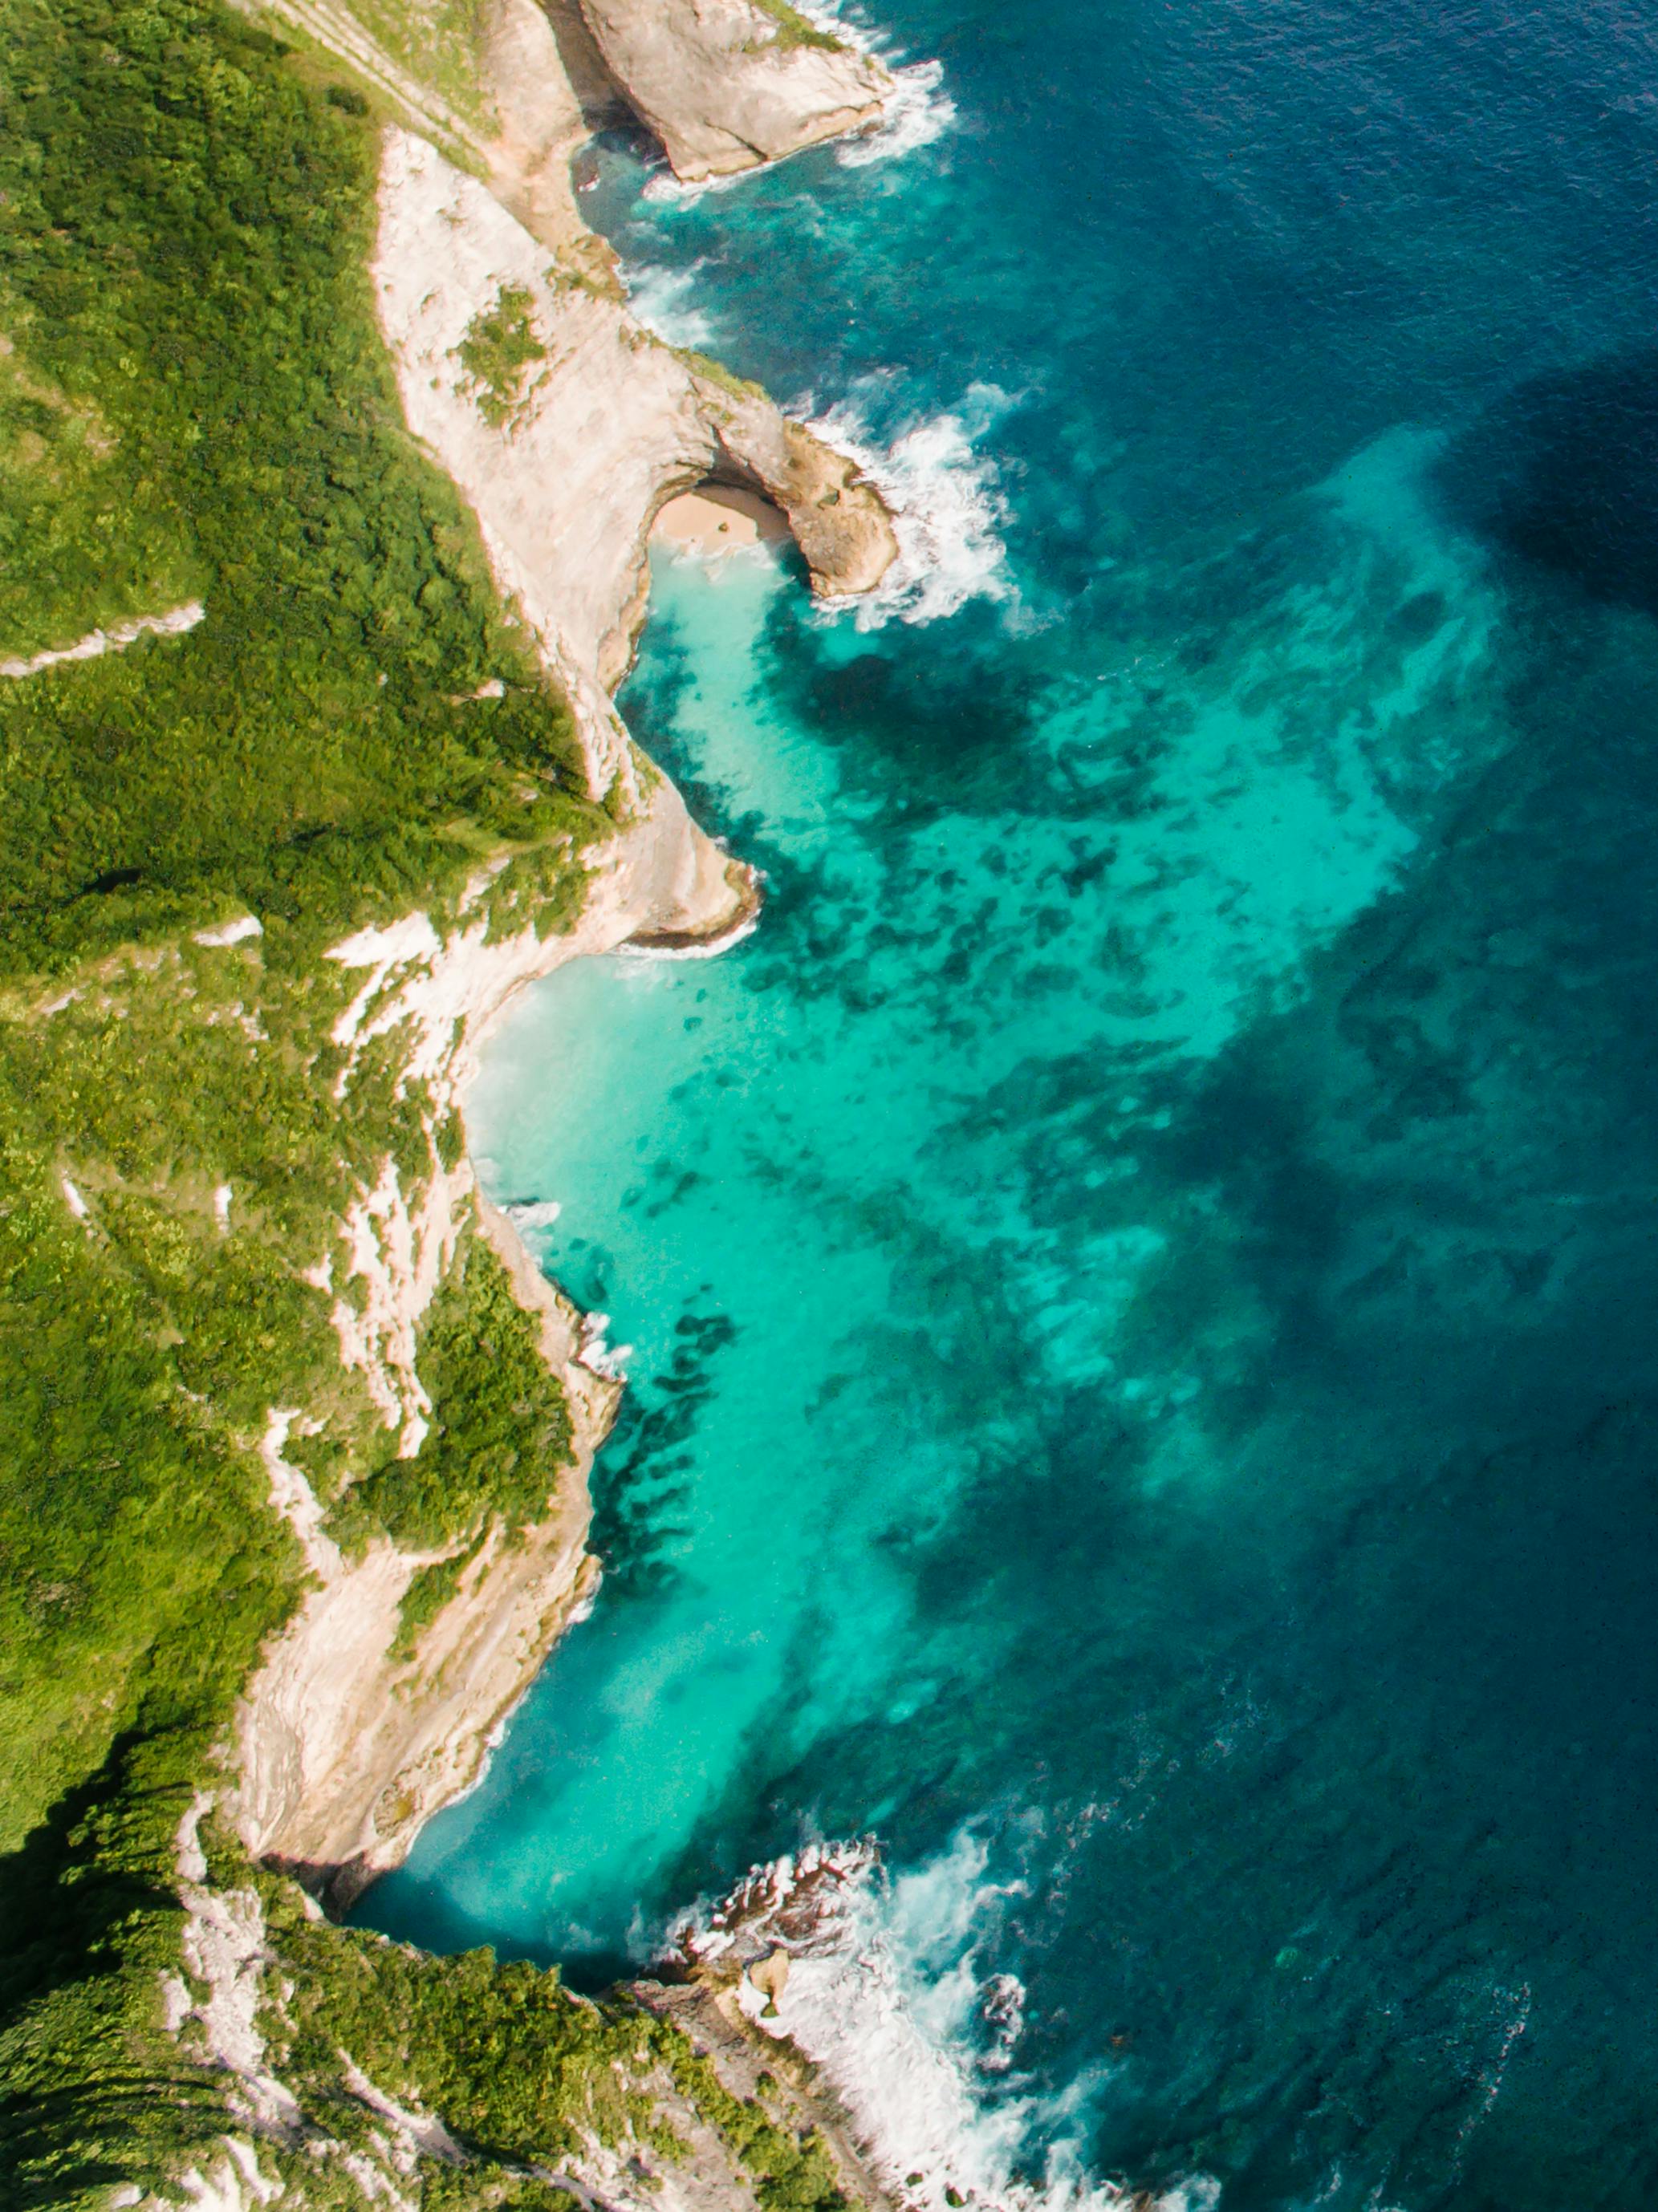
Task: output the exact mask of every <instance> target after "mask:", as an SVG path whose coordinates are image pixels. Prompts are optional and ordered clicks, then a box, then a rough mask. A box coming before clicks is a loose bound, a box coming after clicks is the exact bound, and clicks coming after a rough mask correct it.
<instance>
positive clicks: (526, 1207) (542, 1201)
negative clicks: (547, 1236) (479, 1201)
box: [501, 1198, 564, 1232]
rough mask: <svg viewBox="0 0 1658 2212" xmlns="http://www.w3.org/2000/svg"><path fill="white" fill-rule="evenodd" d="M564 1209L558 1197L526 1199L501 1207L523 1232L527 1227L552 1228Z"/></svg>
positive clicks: (514, 1225) (512, 1222)
mask: <svg viewBox="0 0 1658 2212" xmlns="http://www.w3.org/2000/svg"><path fill="white" fill-rule="evenodd" d="M501 1211H502V1212H503V1213H504V1214H505V1215H506V1217H507V1218H508V1220H509V1221H510V1222H511V1224H512V1225H513V1227H514V1228H515V1229H516V1230H518V1231H520V1232H522V1231H525V1230H527V1229H528V1230H535V1229H551V1228H552V1225H553V1223H554V1222H555V1221H557V1220H558V1217H559V1215H560V1214H561V1213H562V1212H564V1207H563V1206H561V1205H560V1204H559V1202H558V1200H557V1199H556V1198H535V1199H525V1200H520V1202H519V1203H518V1204H517V1205H515V1206H514V1205H507V1206H503V1207H502V1209H501Z"/></svg>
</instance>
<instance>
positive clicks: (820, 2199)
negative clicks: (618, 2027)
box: [659, 2033, 847, 2212]
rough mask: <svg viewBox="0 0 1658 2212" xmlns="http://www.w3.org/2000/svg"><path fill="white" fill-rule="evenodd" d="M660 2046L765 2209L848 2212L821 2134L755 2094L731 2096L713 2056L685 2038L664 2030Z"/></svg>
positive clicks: (671, 2069) (666, 2061) (681, 2085)
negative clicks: (790, 2124)
mask: <svg viewBox="0 0 1658 2212" xmlns="http://www.w3.org/2000/svg"><path fill="white" fill-rule="evenodd" d="M659 2048H660V2051H661V2057H662V2061H663V2063H664V2064H665V2065H666V2066H667V2069H668V2071H669V2072H670V2073H671V2074H672V2075H673V2077H674V2081H675V2083H676V2084H677V2086H678V2087H679V2088H680V2090H681V2091H682V2092H683V2093H684V2094H685V2096H686V2098H687V2099H688V2100H690V2102H691V2103H692V2105H693V2106H695V2108H696V2109H697V2111H698V2112H700V2113H701V2114H702V2116H703V2118H704V2119H706V2120H707V2121H708V2122H709V2123H710V2125H711V2126H713V2127H715V2128H716V2129H717V2130H719V2133H720V2135H721V2136H722V2137H723V2138H724V2140H725V2142H727V2143H728V2145H729V2147H730V2148H731V2150H732V2152H733V2154H734V2155H735V2158H736V2160H737V2161H738V2163H739V2165H741V2166H744V2167H745V2168H746V2169H747V2172H748V2174H749V2176H750V2178H751V2179H752V2180H753V2185H754V2193H755V2195H756V2196H757V2197H759V2201H760V2203H761V2204H762V2205H763V2206H764V2207H765V2212H846V2208H847V2199H846V2195H845V2192H844V2190H843V2189H842V2188H841V2186H840V2184H839V2183H838V2180H837V2179H836V2178H835V2168H834V2162H833V2160H832V2159H831V2158H830V2155H829V2153H828V2151H827V2149H826V2148H825V2145H824V2142H823V2138H822V2137H821V2136H820V2135H818V2134H817V2133H816V2132H815V2131H811V2132H808V2133H807V2134H805V2135H795V2133H794V2132H793V2131H792V2130H790V2129H789V2128H786V2127H783V2126H780V2125H779V2124H778V2123H777V2121H776V2120H774V2119H773V2118H771V2115H770V2113H768V2112H766V2110H765V2107H764V2106H762V2105H761V2104H759V2102H758V2101H757V2100H754V2099H753V2098H750V2099H748V2100H746V2101H745V2100H743V2099H741V2098H739V2097H735V2096H733V2095H732V2093H731V2092H730V2090H728V2088H727V2087H726V2086H725V2084H724V2083H723V2082H722V2081H721V2079H720V2077H719V2075H717V2074H716V2072H715V2070H714V2068H713V2065H712V2063H711V2062H710V2060H709V2059H707V2058H705V2057H703V2056H702V2055H701V2054H700V2053H699V2052H697V2051H692V2048H691V2046H690V2045H689V2044H688V2043H686V2041H685V2040H684V2039H683V2038H680V2037H674V2038H673V2039H669V2038H668V2037H667V2034H666V2033H664V2035H663V2038H662V2040H661V2044H660V2045H659Z"/></svg>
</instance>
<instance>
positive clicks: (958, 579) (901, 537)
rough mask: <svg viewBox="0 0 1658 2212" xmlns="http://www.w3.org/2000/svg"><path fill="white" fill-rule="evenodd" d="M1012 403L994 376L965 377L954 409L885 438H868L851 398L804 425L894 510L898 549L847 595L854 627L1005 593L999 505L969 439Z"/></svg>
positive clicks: (933, 618) (926, 618)
mask: <svg viewBox="0 0 1658 2212" xmlns="http://www.w3.org/2000/svg"><path fill="white" fill-rule="evenodd" d="M1011 404H1013V403H1012V400H1011V399H1010V398H1009V394H1008V393H1007V392H1003V391H1002V390H1001V389H1000V387H999V386H996V385H993V384H974V385H972V386H969V387H968V390H967V392H966V394H965V396H964V398H962V401H961V403H960V406H959V408H957V409H956V410H954V411H953V412H947V413H943V414H939V415H931V416H927V417H925V418H924V419H923V421H920V422H914V423H912V424H911V426H910V427H909V428H907V429H905V430H903V431H901V432H900V433H899V435H898V436H897V437H896V438H894V439H893V441H892V442H891V444H889V445H887V446H886V447H881V446H877V445H875V444H874V443H873V442H871V441H870V440H869V433H868V431H867V430H866V428H865V427H864V422H863V414H862V412H861V410H860V408H859V405H858V403H857V400H856V398H853V399H851V400H850V401H848V402H846V403H844V404H842V405H840V406H838V407H836V408H833V409H832V410H831V411H830V412H829V413H828V414H827V415H826V416H821V417H820V418H819V419H816V420H814V421H813V422H811V423H810V424H809V425H808V427H809V428H811V429H812V430H814V432H815V433H816V434H817V435H818V436H819V437H820V438H821V439H822V440H823V441H824V442H825V443H826V445H830V446H832V447H835V448H836V450H837V451H838V452H840V453H846V454H848V455H849V456H850V458H851V459H853V460H855V461H856V463H857V464H858V465H859V467H860V468H861V469H862V470H863V472H864V474H865V475H866V476H867V477H869V479H870V481H871V482H872V483H875V485H876V486H877V487H878V488H879V489H880V491H881V495H882V497H883V498H884V499H885V500H886V501H887V506H888V507H891V509H892V511H893V526H894V528H895V530H896V532H897V534H898V544H899V557H898V560H897V561H896V562H895V563H894V564H893V568H892V569H891V571H890V572H889V574H887V578H886V579H885V580H884V581H883V582H882V583H881V585H880V586H879V587H878V588H877V589H876V590H875V591H874V592H870V593H869V594H868V595H867V596H866V597H865V598H863V599H860V600H859V601H858V602H857V603H856V608H857V623H858V626H859V628H860V629H879V628H881V625H882V624H883V623H887V622H891V621H893V620H897V621H899V622H905V623H929V622H937V621H939V620H940V619H942V617H945V616H947V615H953V614H954V613H955V612H956V611H957V609H958V608H960V607H962V606H965V605H966V603H967V601H968V600H969V599H999V600H1004V601H1010V600H1012V599H1014V597H1015V592H1014V586H1013V581H1012V579H1011V577H1010V576H1009V573H1008V549H1007V547H1006V545H1005V544H1003V538H1002V530H1001V526H1002V523H1003V520H1004V518H1005V516H1006V513H1007V508H1006V505H1005V502H1004V501H1003V498H1002V495H1001V493H1000V491H999V489H997V481H996V471H995V468H994V465H993V464H992V463H991V461H989V460H988V459H986V458H985V457H984V455H983V454H981V453H978V451H977V449H976V446H975V441H976V440H977V439H979V438H981V437H983V436H984V433H985V432H986V431H987V430H988V429H989V428H991V424H992V423H993V422H996V421H997V419H998V417H999V416H1002V415H1003V414H1004V413H1005V412H1006V411H1007V410H1008V408H1009V406H1010V405H1011Z"/></svg>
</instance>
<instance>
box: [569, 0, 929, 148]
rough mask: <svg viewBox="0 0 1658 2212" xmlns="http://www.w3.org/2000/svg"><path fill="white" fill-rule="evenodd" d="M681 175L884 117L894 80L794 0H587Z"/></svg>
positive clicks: (616, 69)
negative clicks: (789, 0)
mask: <svg viewBox="0 0 1658 2212" xmlns="http://www.w3.org/2000/svg"><path fill="white" fill-rule="evenodd" d="M581 4H582V13H583V14H584V15H585V16H586V17H587V20H588V23H589V24H590V26H591V27H592V30H593V35H594V39H595V40H597V42H598V45H599V48H600V52H601V53H602V54H603V55H604V58H605V59H606V61H607V63H608V64H609V65H610V68H611V70H613V73H614V74H615V76H616V77H617V78H618V80H619V82H620V83H621V85H622V86H623V88H624V89H625V92H626V94H627V96H628V99H629V100H630V101H631V103H632V105H633V106H634V107H635V108H636V109H637V111H638V112H639V114H640V115H641V116H642V117H643V119H644V120H645V122H646V123H648V124H649V125H650V128H651V129H652V130H653V131H655V134H656V136H657V137H659V138H660V139H661V142H662V144H663V146H664V148H665V149H666V150H667V158H668V160H669V161H670V162H671V163H672V164H673V167H674V174H675V175H676V176H679V177H682V178H684V179H686V180H687V181H688V182H694V181H697V180H698V179H702V178H705V177H728V176H731V175H733V174H735V173H736V172H737V171H739V170H741V169H753V168H756V167H759V165H760V164H761V163H762V162H765V161H780V160H782V158H783V155H786V154H795V153H798V152H799V151H800V150H801V149H802V147H805V146H816V145H820V144H821V143H822V142H823V141H824V140H825V139H826V138H838V137H844V134H845V133H846V132H847V131H860V130H863V129H867V128H868V127H869V125H871V124H875V123H878V122H879V121H880V119H881V112H882V110H883V108H884V107H885V105H886V103H887V100H888V99H889V98H890V97H891V94H892V92H893V80H892V78H891V76H889V75H888V74H887V70H884V69H883V68H882V67H881V64H880V63H879V62H878V61H876V60H875V58H874V57H873V55H870V54H867V53H863V52H860V51H859V50H858V49H857V48H856V47H855V46H850V45H848V44H847V43H845V42H844V41H843V40H840V39H838V38H836V37H834V36H832V34H830V33H826V32H824V31H821V30H820V29H818V28H817V27H816V26H815V25H814V24H812V23H810V22H808V21H806V19H805V18H804V17H802V16H801V15H798V14H796V13H795V9H793V8H791V7H789V6H788V5H787V4H786V0H581Z"/></svg>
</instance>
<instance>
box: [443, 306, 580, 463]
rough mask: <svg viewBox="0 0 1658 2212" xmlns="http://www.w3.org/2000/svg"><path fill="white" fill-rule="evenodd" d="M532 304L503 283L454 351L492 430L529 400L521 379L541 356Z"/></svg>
mask: <svg viewBox="0 0 1658 2212" xmlns="http://www.w3.org/2000/svg"><path fill="white" fill-rule="evenodd" d="M571 281H572V282H575V281H576V279H574V278H572V280H571ZM534 304H535V301H534V298H533V295H532V294H531V293H529V292H527V290H526V289H524V287H523V286H522V285H521V284H503V285H502V286H501V287H500V288H499V289H498V290H497V293H496V295H495V301H494V304H493V305H492V306H491V307H480V308H479V311H478V313H476V314H475V315H474V316H473V317H472V320H471V322H470V323H468V324H467V325H466V337H463V338H462V339H461V341H460V344H459V345H458V346H457V347H456V348H455V352H456V355H457V356H459V358H460V366H461V367H462V368H464V369H465V370H466V376H467V380H468V381H469V382H470V384H471V386H472V390H473V391H474V392H476V394H477V395H478V411H479V414H480V415H481V416H483V417H484V420H485V422H487V423H489V425H490V426H491V428H492V429H497V430H498V429H500V428H503V425H505V424H506V423H508V422H514V421H515V420H516V419H517V417H518V416H519V415H520V414H521V412H522V410H523V408H524V406H525V404H526V403H527V400H528V398H529V392H527V391H526V390H525V386H524V380H525V378H526V377H527V375H528V374H529V372H530V370H531V368H533V366H534V364H535V363H536V362H538V361H545V360H546V357H547V349H546V346H545V345H543V344H542V343H541V341H540V339H539V337H537V336H536V334H535V319H534V317H533V313H532V312H531V310H532V309H533V307H534ZM531 389H532V390H533V386H532V387H531Z"/></svg>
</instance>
